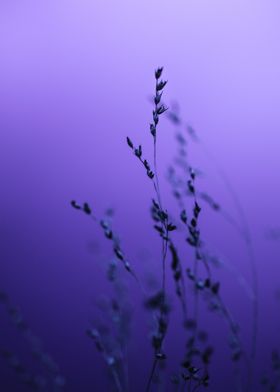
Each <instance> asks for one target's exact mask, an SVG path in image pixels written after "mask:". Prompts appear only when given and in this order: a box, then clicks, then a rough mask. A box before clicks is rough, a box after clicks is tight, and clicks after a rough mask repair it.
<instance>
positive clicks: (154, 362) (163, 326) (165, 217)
mask: <svg viewBox="0 0 280 392" xmlns="http://www.w3.org/2000/svg"><path fill="white" fill-rule="evenodd" d="M154 83H155V85H154V93H153V99H152V105H153V108H152V113H151V122H150V124H148V125H147V132H149V133H150V141H151V145H152V151H153V154H152V157H151V158H150V157H148V156H147V155H146V148H145V146H144V145H143V144H142V143H141V141H140V142H139V141H135V140H132V138H131V136H130V135H128V136H127V138H126V140H125V141H124V143H126V144H127V149H128V153H130V154H131V159H136V160H137V161H138V162H139V165H140V166H141V170H142V172H143V176H145V177H146V179H147V187H150V188H151V189H152V191H153V197H152V199H151V201H150V206H149V210H150V219H151V225H152V227H153V230H154V231H155V233H156V235H157V236H159V241H160V242H159V244H160V250H159V254H160V258H159V259H158V260H157V263H158V265H159V266H160V268H159V270H160V276H159V277H158V281H159V282H160V284H159V285H158V287H156V288H153V291H152V292H151V290H147V287H146V286H145V282H143V279H142V277H141V275H139V274H138V272H137V270H138V268H137V264H136V263H133V261H131V258H130V256H129V255H128V254H127V252H126V245H125V241H124V240H122V241H121V240H120V238H121V235H120V233H118V232H116V230H115V229H114V213H115V212H113V211H112V210H107V211H106V212H105V214H104V216H102V217H98V216H97V215H96V212H95V211H94V208H92V205H91V203H90V202H88V201H86V202H84V201H82V202H81V201H77V200H72V201H71V206H72V208H73V209H74V210H76V211H77V212H79V213H82V214H84V215H85V216H86V217H87V218H88V219H91V220H92V222H93V224H95V227H96V230H98V229H99V230H101V231H102V232H103V234H104V236H105V237H106V239H107V241H108V242H107V244H108V247H110V248H111V254H112V258H111V259H110V261H109V262H108V265H107V279H108V282H109V284H110V285H111V288H112V290H111V291H110V293H108V295H107V296H106V297H105V298H103V300H102V301H101V302H99V304H98V307H99V310H100V311H101V313H102V322H98V321H96V322H93V323H92V324H90V325H88V326H87V327H85V329H86V334H87V336H88V338H89V339H90V340H91V341H92V342H93V343H94V346H95V349H96V350H97V351H98V352H99V354H100V360H101V361H103V362H104V365H105V367H106V368H107V373H108V377H109V380H110V383H111V390H112V391H117V392H128V391H134V390H135V389H133V388H132V386H131V385H132V383H131V379H130V366H129V355H128V351H129V350H128V349H129V344H130V340H129V337H130V335H131V333H132V328H133V322H132V321H133V304H132V303H130V297H129V296H128V295H127V292H126V284H125V282H124V281H123V277H124V275H123V274H121V273H120V272H121V271H122V270H123V271H125V273H126V275H125V277H126V279H127V280H130V281H131V282H133V284H135V287H136V289H137V290H138V291H139V295H140V296H141V298H142V304H143V309H144V314H146V317H147V319H149V320H150V321H151V320H152V328H151V330H150V334H149V335H148V334H147V339H149V340H150V357H149V358H145V361H144V362H143V365H142V366H146V380H145V383H144V384H145V385H144V389H143V391H146V392H151V391H171V390H173V391H178V392H179V391H188V392H196V391H203V390H205V389H207V388H208V389H209V390H210V391H214V390H213V389H212V383H213V376H212V374H211V363H212V361H213V358H214V356H215V355H216V353H215V345H214V344H213V343H212V342H211V333H209V331H208V329H209V326H208V325H207V324H206V323H204V322H203V320H201V318H200V308H201V304H203V306H206V309H208V311H209V312H211V313H213V314H214V315H216V316H217V317H216V322H217V323H220V322H221V320H222V321H224V322H225V323H226V326H227V334H228V350H229V361H228V363H226V364H225V365H224V366H226V367H232V368H233V369H234V374H235V384H234V386H233V385H231V386H229V389H228V390H236V391H244V392H245V391H246V392H249V391H251V392H253V391H254V390H255V389H254V388H255V387H253V385H256V383H255V380H256V379H257V380H258V385H259V387H260V388H263V390H267V391H279V390H280V389H279V388H280V357H279V353H278V351H277V350H276V349H275V348H272V355H271V365H269V364H267V368H266V369H264V372H263V374H257V373H256V370H255V358H256V353H257V347H258V319H259V293H258V276H257V268H256V260H255V256H254V247H253V241H252V237H251V233H250V228H249V225H248V222H247V219H246V213H245V212H244V210H243V208H242V204H241V202H240V200H239V198H238V195H237V194H236V192H235V191H234V188H233V187H232V185H231V183H230V181H229V179H228V177H227V176H226V174H225V173H224V171H223V170H222V168H221V167H220V166H219V165H218V164H217V163H216V161H215V160H214V158H213V156H212V154H211V151H209V150H208V148H207V146H206V145H205V143H204V142H203V140H202V139H201V137H200V136H199V135H198V133H197V132H196V131H195V130H194V129H193V128H192V127H191V126H190V125H189V124H187V123H186V122H184V120H183V119H182V118H181V117H180V115H179V112H178V111H177V110H176V108H168V107H167V105H166V104H165V103H164V100H163V98H164V94H165V90H166V87H167V86H168V85H167V81H166V80H165V79H164V78H163V68H162V67H159V68H157V69H156V71H155V73H154ZM163 117H165V119H167V120H168V121H169V122H170V124H171V125H172V127H173V128H174V130H175V143H176V155H175V157H174V160H173V161H172V162H171V163H170V165H169V167H168V168H167V175H166V179H167V182H168V184H169V187H170V192H171V194H172V195H173V197H174V200H175V202H176V206H177V207H176V208H177V209H176V211H177V215H175V214H174V213H173V211H172V212H171V211H170V210H169V208H168V206H167V205H166V201H165V200H166V199H167V198H166V197H165V195H164V194H163V192H162V186H161V184H162V181H163V180H164V178H162V177H161V176H160V173H159V171H158V154H157V152H158V140H159V138H160V137H161V129H160V125H161V120H162V118H163ZM190 141H192V142H193V143H196V144H197V145H199V146H200V148H201V150H202V151H203V153H204V154H205V156H207V157H208V159H210V160H212V162H213V164H214V167H215V170H216V172H217V174H218V175H219V177H220V179H221V180H222V182H223V183H224V185H225V189H226V190H227V192H228V194H229V196H230V197H231V199H232V201H233V205H234V209H235V210H234V211H232V212H230V211H227V209H226V208H224V207H223V205H222V204H221V203H220V202H219V201H218V200H216V199H215V198H214V197H213V196H212V195H211V194H210V193H208V192H205V191H204V190H202V189H200V182H199V181H198V179H199V178H200V176H201V170H200V169H199V165H198V164H196V163H193V162H191V161H190V158H189V151H188V148H189V146H190V143H189V142H190ZM148 150H149V149H148ZM139 170H140V169H139ZM207 209H210V210H212V211H213V212H214V213H216V214H219V215H220V217H221V218H222V219H223V220H224V224H225V225H227V224H229V225H231V226H232V228H233V229H234V230H235V231H236V233H237V234H238V235H239V236H240V238H241V239H242V241H243V242H244V245H245V248H246V252H247V255H246V258H247V259H248V262H249V264H250V269H251V280H250V282H247V281H246V279H245V278H244V276H242V274H241V272H240V273H239V272H238V271H237V273H233V274H232V275H233V277H234V278H236V279H240V281H241V280H242V283H243V286H244V287H245V291H246V293H247V295H248V296H249V298H250V309H249V310H248V314H249V316H248V320H252V322H251V326H250V330H251V332H250V336H251V342H250V347H249V349H248V347H245V345H244V340H243V337H242V328H241V325H240V324H239V322H238V320H237V319H235V317H234V316H233V313H232V310H231V304H230V303H229V302H228V300H226V299H225V298H224V296H223V281H220V280H219V279H218V278H217V274H216V266H217V265H219V266H221V265H222V261H221V260H220V259H219V256H218V255H215V254H213V252H212V251H211V247H210V246H208V244H207V240H206V239H205V237H206V236H205V233H204V232H203V229H202V228H201V217H202V215H203V214H204V212H205V210H207ZM216 230H222V228H219V227H218V228H216ZM179 238H181V239H180V240H179ZM180 241H183V243H184V247H186V249H188V253H187V254H188V257H186V254H185V253H183V252H182V249H181V246H179V242H180ZM169 279H172V280H173V288H174V289H173V290H174V291H173V293H172V292H170V287H171V286H170V285H167V281H168V280H169ZM245 291H244V292H245ZM172 297H175V298H176V301H177V305H174V303H173V302H172ZM0 303H1V305H2V306H3V307H4V308H5V309H6V311H7V314H8V316H9V317H10V318H11V320H12V322H13V324H14V326H15V328H16V330H17V331H18V332H19V334H20V335H21V337H22V338H23V339H25V340H26V341H27V342H28V345H29V347H30V353H31V355H32V356H33V357H34V358H36V361H37V365H38V372H37V373H34V369H29V368H27V367H26V365H25V364H24V363H22V362H21V360H20V359H19V357H18V355H17V353H14V352H11V351H9V349H8V348H1V350H0V355H1V356H2V357H3V359H4V361H5V362H6V364H7V365H8V366H10V367H11V368H12V369H13V370H14V373H15V375H16V376H17V377H18V379H19V381H20V382H21V383H22V384H23V385H25V387H26V388H29V389H30V390H38V391H40V390H43V391H50V392H51V391H62V390H65V391H67V380H66V379H65V378H64V376H63V375H61V374H60V370H59V367H58V365H57V364H56V363H55V361H54V360H53V359H52V358H51V356H50V355H49V354H48V353H46V352H45V351H44V349H43V346H42V343H41V342H40V341H39V339H38V338H37V337H35V336H34V335H33V333H32V331H31V329H30V328H29V326H28V325H27V324H26V323H25V321H24V319H23V317H22V315H21V313H20V312H19V311H18V310H17V309H16V308H15V307H14V306H13V305H12V304H11V303H10V299H9V297H8V296H7V294H6V293H4V292H1V293H0ZM174 312H176V313H178V312H179V313H180V320H181V323H180V326H179V327H180V332H178V335H179V336H180V337H182V342H181V346H182V347H183V349H184V353H183V355H182V357H181V360H180V363H179V364H178V366H177V371H176V372H175V373H174V372H173V373H172V374H169V373H168V361H169V358H170V353H169V351H168V348H167V346H166V338H167V336H168V334H169V331H170V325H171V323H172V318H173V313H174ZM143 317H144V316H143ZM139 345H141V342H139ZM105 374H106V373H104V376H105ZM134 388H135V387H134ZM101 390H103V389H99V387H98V386H96V389H95V391H101ZM81 392H82V391H81Z"/></svg>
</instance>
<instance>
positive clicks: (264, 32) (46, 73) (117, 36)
mask: <svg viewBox="0 0 280 392" xmlns="http://www.w3.org/2000/svg"><path fill="white" fill-rule="evenodd" d="M279 16H280V5H279V3H278V2H277V1H276V0H268V1H267V0H266V1H261V0H257V1H256V0H254V1H253V0H245V1H244V0H242V1H241V0H240V1H239V0H227V1H222V0H212V1H211V2H209V1H205V0H195V1H192V0H184V1H183V0H173V1H172V2H171V1H157V0H153V1H125V0H120V1H112V0H106V1H104V0H103V1H99V0H94V1H93V0H91V1H89V0H79V1H78V0H68V1H65V0H60V1H48V2H35V1H27V0H26V1H20V2H19V1H5V0H2V1H1V4H0V37H1V39H0V56H1V57H0V58H1V61H0V86H1V88H0V151H1V153H0V178H1V191H0V201H1V203H0V218H1V219H0V256H1V263H0V290H2V291H4V292H6V293H7V294H8V295H9V297H10V300H11V302H12V303H14V304H15V305H16V306H17V307H18V308H19V309H20V311H21V313H22V314H23V315H24V318H25V319H26V321H27V322H28V324H29V325H30V328H31V329H32V331H33V332H34V334H35V335H36V336H39V337H40V339H42V342H43V345H44V347H45V349H46V351H47V352H49V353H50V354H51V355H52V357H53V358H54V359H55V361H56V362H57V363H58V364H59V367H60V370H61V374H62V375H63V376H64V377H65V378H66V380H67V381H66V386H65V390H66V391H84V392H87V391H105V390H110V387H109V384H108V381H107V377H106V366H105V364H104V361H103V360H102V358H101V357H100V355H99V353H98V352H97V351H96V349H95V347H94V344H93V343H92V342H91V341H90V340H89V338H88V337H87V336H86V333H85V331H86V329H87V327H88V326H89V324H90V321H91V320H92V319H94V317H95V315H96V312H97V310H96V305H95V303H96V300H97V299H98V298H99V297H100V296H106V293H107V290H108V287H107V286H108V284H107V278H106V267H105V265H106V263H107V260H108V259H110V258H111V257H112V252H111V247H110V245H109V244H108V242H107V241H106V239H104V236H103V234H102V231H101V230H100V228H98V226H97V225H95V224H94V222H92V221H91V220H89V219H87V217H86V216H84V215H83V214H79V213H76V212H75V211H74V210H73V209H72V208H71V206H70V201H71V200H72V199H75V200H78V201H79V202H84V201H87V202H89V203H90V205H91V206H92V208H93V210H94V212H95V213H96V214H97V215H98V216H102V214H103V213H104V211H105V210H106V209H107V208H108V207H110V208H113V209H114V211H115V218H114V222H115V223H114V226H115V228H116V230H117V232H118V235H119V236H120V238H121V240H122V244H123V246H124V248H125V251H126V254H127V255H128V256H129V259H130V260H131V264H133V266H134V268H135V270H136V271H137V273H138V274H139V276H141V278H143V279H144V280H145V279H146V277H147V274H148V273H149V271H152V273H153V274H154V276H159V274H160V265H159V255H160V241H159V239H158V236H156V234H155V233H154V230H153V228H152V222H151V219H150V215H149V207H150V201H151V198H152V197H153V188H152V186H151V184H150V182H149V180H148V179H147V177H146V175H145V173H144V172H143V168H141V167H140V165H139V162H137V160H136V159H135V158H134V157H133V156H132V154H131V151H129V149H128V147H127V145H126V141H125V139H126V136H128V135H129V136H130V137H131V139H132V140H133V141H134V142H135V143H136V144H140V143H141V144H142V145H143V150H144V152H145V156H147V157H150V158H151V157H152V140H151V136H150V133H149V123H150V121H151V118H152V104H151V102H150V100H149V99H150V97H151V95H152V94H153V92H154V70H155V68H156V67H157V66H164V75H163V77H164V78H166V79H168V84H167V86H166V88H165V91H164V101H165V103H166V104H167V106H169V107H171V108H173V107H177V106H176V105H178V106H179V107H180V116H181V117H182V118H184V121H185V123H186V124H189V125H190V126H192V127H193V129H195V131H196V132H197V134H198V135H199V137H200V138H201V139H202V140H203V146H205V148H204V149H201V148H200V146H199V145H198V144H196V143H192V142H191V140H188V142H189V144H188V146H189V150H190V157H191V161H192V162H193V163H194V165H195V166H196V167H199V168H201V171H202V172H203V173H205V175H203V176H202V178H201V180H200V179H199V180H198V181H199V182H198V185H199V187H200V189H201V190H204V191H209V193H211V195H213V197H215V199H217V200H218V201H219V202H220V203H221V204H222V205H223V206H224V207H225V209H226V210H228V211H230V212H231V214H232V215H233V216H234V217H235V218H236V219H237V220H238V219H239V218H238V211H236V208H235V205H234V202H233V200H232V197H231V195H230V194H229V193H228V192H227V189H226V186H225V183H224V181H223V180H222V179H221V176H219V173H218V171H217V166H218V167H219V170H221V169H222V170H223V171H224V172H225V173H226V175H227V178H228V179H229V180H230V183H231V186H232V187H233V188H234V190H235V192H236V194H237V195H238V197H239V200H240V202H241V204H242V206H243V210H244V212H245V215H246V217H247V220H248V224H249V226H250V230H251V233H252V241H253V245H254V253H255V258H256V263H257V268H258V278H259V306H260V309H259V333H258V346H257V357H256V367H255V378H254V383H255V384H254V389H252V390H254V391H258V390H261V389H260V386H259V379H260V377H261V376H262V374H263V372H265V371H266V370H269V368H270V353H271V351H272V349H274V348H277V347H279V345H280V342H279V326H280V316H279V314H280V312H279V306H280V303H279V290H280V282H279V273H280V267H279V261H280V260H279V247H280V234H279V233H280V230H279V227H280V222H279V217H280V207H279V186H280V184H279V169H280V165H279V144H280V136H279V129H280V115H279V107H278V105H279V101H280V77H279V76H280V55H279V49H280V48H279V42H280V41H279V38H280V27H279ZM174 135H175V128H174V126H173V125H172V124H171V123H170V121H169V120H168V119H167V118H162V120H161V122H160V126H159V131H158V138H159V139H158V140H159V141H158V160H159V173H160V182H161V189H162V193H163V199H164V203H165V204H166V205H167V206H168V208H170V210H171V211H172V213H173V214H174V216H175V215H176V214H177V216H178V210H177V209H176V204H175V202H174V199H173V198H172V196H171V192H170V186H169V185H168V182H167V181H166V173H167V168H168V166H169V165H170V162H172V159H173V157H174V156H175V154H176V151H177V150H176V149H177V145H176V141H175V139H174ZM186 138H187V139H188V135H187V134H186ZM206 149H207V152H208V153H207V154H205V150H206ZM206 210H207V208H206V209H205V214H203V212H204V211H203V210H202V218H201V219H202V223H201V224H202V232H203V236H204V238H205V239H206V240H207V241H208V243H209V244H211V249H215V250H216V249H218V253H219V254H220V255H221V257H222V258H223V259H224V260H225V264H226V265H227V268H220V269H219V268H218V269H217V272H215V273H216V274H217V279H221V281H222V282H225V283H223V284H222V290H223V294H224V296H225V301H227V303H228V304H229V307H230V308H231V310H232V314H233V315H234V317H236V318H237V319H238V320H239V322H240V325H241V330H242V336H243V340H244V342H245V346H248V347H249V345H250V339H251V333H252V332H251V319H252V304H251V300H250V293H249V294H248V290H247V292H246V290H244V287H241V285H240V284H239V283H240V282H238V279H236V276H241V275H242V276H243V277H244V279H246V281H247V282H248V285H249V286H250V287H251V286H252V276H251V271H250V265H249V262H248V256H247V253H246V247H245V245H244V242H243V241H242V239H240V237H239V236H238V235H237V234H236V232H235V230H234V228H232V227H231V225H228V224H227V223H226V222H225V221H224V220H223V219H222V218H221V217H220V216H219V215H217V214H215V213H214V212H211V211H210V212H209V211H208V212H207V211H206ZM191 262H192V261H191V258H190V256H189V258H187V259H186V266H187V265H188V263H191ZM232 271H235V272H232ZM124 278H125V279H128V278H127V276H126V275H124ZM127 284H128V293H129V295H128V297H129V300H130V302H131V303H132V305H133V308H134V318H133V320H134V321H133V322H132V329H133V332H132V334H131V337H130V345H129V353H128V355H129V364H130V365H129V367H130V387H131V390H132V391H138V390H139V391H142V390H144V385H145V380H146V379H147V377H148V373H149V369H150V362H151V355H152V351H151V347H150V342H149V340H148V338H147V336H148V334H149V320H148V317H147V315H146V314H145V312H143V307H142V299H141V295H140V293H139V290H138V289H137V287H135V284H134V282H133V280H129V279H128V283H127ZM168 287H169V288H170V291H171V292H174V284H173V279H172V275H171V273H169V276H168ZM249 292H250V288H249ZM2 305H3V304H2ZM206 313H207V312H206ZM0 314H1V321H0V325H1V334H0V335H1V336H0V346H1V347H3V346H5V347H7V348H8V349H9V350H11V351H14V352H19V353H21V354H20V355H22V356H23V358H24V355H25V351H26V350H27V349H28V345H27V344H26V343H22V342H21V341H18V333H17V331H16V329H15V328H14V326H13V325H12V323H11V322H10V318H9V316H8V315H7V314H6V312H5V306H2V307H1V309H0ZM174 317H175V319H176V317H177V319H178V318H179V316H176V315H175V316H174ZM201 317H202V320H204V318H203V317H204V316H203V315H202V316H201ZM205 322H206V323H209V324H208V325H209V328H210V333H211V328H212V335H211V339H212V342H213V345H214V346H215V348H216V350H215V356H214V359H213V361H214V362H213V384H211V387H210V388H209V389H210V390H211V391H225V390H226V391H231V390H235V389H234V385H233V383H232V382H231V381H230V382H229V380H232V379H233V378H232V377H233V368H232V365H231V362H230V359H229V358H230V355H229V350H228V347H227V332H226V326H225V325H224V323H223V320H220V319H219V318H217V317H214V316H211V315H210V316H205ZM216 325H218V327H217V326H216ZM181 338H182V336H181V335H180V333H177V330H176V326H175V324H174V325H173V324H171V326H170V335H169V338H168V339H169V340H168V342H167V346H168V347H169V350H170V357H171V358H172V360H174V361H173V362H172V361H171V362H172V366H173V365H174V368H176V366H177V364H178V361H179V359H180V355H179V354H178V350H179V349H180V346H181V345H182V343H181V340H180V339H181ZM139 347H140V349H139ZM27 361H28V360H27ZM176 361H177V362H176ZM225 361H227V362H225ZM224 363H228V365H227V366H226V367H225V368H224V369H223V372H222V374H221V367H222V366H225V365H224ZM172 366H171V367H172ZM2 385H3V387H2ZM0 386H1V387H0V389H1V391H5V392H9V391H25V390H26V389H25V387H24V386H23V385H22V384H21V382H20V381H19V379H18V378H17V377H16V376H15V374H14V372H13V370H12V369H11V368H10V367H9V366H7V364H6V362H5V360H4V359H3V360H2V359H1V362H0ZM166 390H169V389H166Z"/></svg>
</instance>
